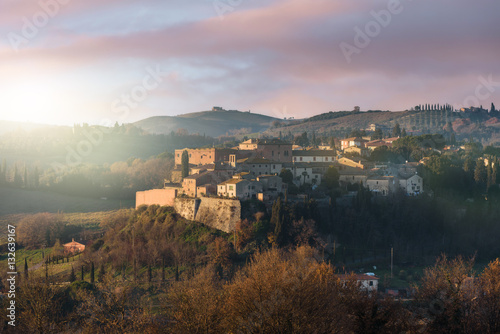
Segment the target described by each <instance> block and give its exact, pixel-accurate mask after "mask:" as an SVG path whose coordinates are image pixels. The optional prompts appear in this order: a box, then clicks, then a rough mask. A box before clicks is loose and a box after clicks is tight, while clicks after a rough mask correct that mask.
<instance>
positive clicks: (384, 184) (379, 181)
mask: <svg viewBox="0 0 500 334" xmlns="http://www.w3.org/2000/svg"><path fill="white" fill-rule="evenodd" d="M366 186H367V187H368V189H369V190H370V191H371V192H372V193H374V194H376V195H377V196H388V195H390V194H394V193H395V191H396V190H397V189H398V186H399V182H398V180H397V178H395V177H394V176H370V177H368V178H367V179H366Z"/></svg>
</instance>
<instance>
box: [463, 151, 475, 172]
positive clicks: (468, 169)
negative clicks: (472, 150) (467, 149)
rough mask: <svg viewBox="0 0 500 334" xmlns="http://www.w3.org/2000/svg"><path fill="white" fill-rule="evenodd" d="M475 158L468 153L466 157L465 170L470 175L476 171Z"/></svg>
mask: <svg viewBox="0 0 500 334" xmlns="http://www.w3.org/2000/svg"><path fill="white" fill-rule="evenodd" d="M474 168H475V165H474V160H472V158H471V156H470V155H468V156H467V158H465V161H464V171H465V172H466V173H468V174H470V175H472V173H473V172H474Z"/></svg>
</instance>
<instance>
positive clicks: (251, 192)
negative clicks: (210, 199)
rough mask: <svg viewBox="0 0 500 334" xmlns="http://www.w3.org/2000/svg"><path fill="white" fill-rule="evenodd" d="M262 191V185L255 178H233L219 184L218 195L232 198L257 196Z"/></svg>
mask: <svg viewBox="0 0 500 334" xmlns="http://www.w3.org/2000/svg"><path fill="white" fill-rule="evenodd" d="M260 192H262V185H261V184H260V183H259V182H257V181H254V180H246V179H237V178H233V179H230V180H227V181H225V182H222V183H219V184H218V185H217V195H219V196H227V197H230V198H239V199H250V198H256V197H257V193H260Z"/></svg>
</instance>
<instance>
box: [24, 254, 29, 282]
mask: <svg viewBox="0 0 500 334" xmlns="http://www.w3.org/2000/svg"><path fill="white" fill-rule="evenodd" d="M24 277H26V278H28V260H27V258H24Z"/></svg>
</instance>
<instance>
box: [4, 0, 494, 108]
mask: <svg viewBox="0 0 500 334" xmlns="http://www.w3.org/2000/svg"><path fill="white" fill-rule="evenodd" d="M47 1H48V0H47ZM54 1H55V0H54ZM188 3H189V4H188ZM213 4H214V2H213V1H197V2H195V3H193V2H186V1H180V0H179V1H178V0H175V1H174V2H168V4H166V3H165V2H160V1H146V2H144V3H141V4H138V3H137V2H133V1H125V2H123V1H106V2H101V1H95V0H91V1H86V2H73V1H70V2H69V3H68V5H66V6H65V7H64V9H61V13H60V16H58V17H57V18H55V19H54V21H53V22H51V24H49V25H47V27H46V28H45V29H44V31H43V32H42V33H41V34H40V36H39V37H37V39H36V40H34V41H33V43H30V44H28V45H26V47H24V48H23V49H22V50H21V51H20V52H19V53H15V52H13V51H12V50H9V48H8V46H6V45H3V46H0V55H1V56H2V59H4V62H3V64H8V65H3V66H2V65H1V64H0V71H4V72H5V73H8V74H9V75H14V74H15V75H16V76H17V77H18V78H19V80H23V78H26V80H29V78H30V77H32V76H33V75H35V76H39V75H50V74H60V75H61V78H64V77H65V76H64V75H63V74H64V73H73V75H71V76H70V78H71V79H72V80H75V81H79V80H81V81H85V82H88V85H89V86H88V87H87V88H86V90H88V91H93V90H94V89H93V88H92V83H91V82H92V80H96V81H101V82H102V83H101V84H98V85H97V86H98V87H99V89H101V90H102V89H103V88H104V87H103V84H104V83H105V84H106V85H108V89H105V90H106V91H109V92H117V91H119V90H120V89H123V87H124V84H123V83H124V82H134V80H138V78H139V79H140V72H141V71H142V70H143V69H144V68H145V67H146V66H151V65H156V64H160V65H161V66H162V68H165V70H166V71H168V72H171V73H173V72H175V73H178V79H177V81H176V82H175V83H174V84H172V83H171V84H167V83H165V86H162V88H161V90H158V92H156V93H155V95H154V96H155V97H154V98H152V99H151V100H148V102H147V109H148V110H149V111H148V112H151V113H154V112H158V113H160V112H161V110H162V109H163V110H166V111H165V112H173V111H172V110H179V111H181V112H184V111H185V112H188V111H194V110H200V109H207V108H209V107H211V104H221V103H220V102H219V101H221V102H225V101H227V103H228V104H230V105H231V107H232V108H241V109H248V108H253V109H255V111H257V110H258V111H262V112H266V113H268V114H269V113H272V112H273V110H274V109H277V108H278V109H279V108H282V106H284V105H286V106H287V108H288V112H289V113H292V114H295V116H296V117H301V115H303V116H306V115H312V114H317V113H320V112H327V111H329V110H342V109H346V110H350V109H351V108H352V107H353V106H354V105H363V106H364V109H384V110H385V109H405V108H409V107H410V106H411V105H414V104H418V103H424V101H427V100H426V99H427V98H428V97H429V96H432V97H433V99H436V101H435V102H436V103H438V102H439V103H444V102H450V101H449V100H448V101H447V100H446V99H452V100H453V99H454V100H460V99H463V97H462V96H463V95H464V94H470V93H467V92H468V91H469V90H470V89H472V90H473V89H474V87H475V86H474V85H475V84H476V81H477V77H478V76H480V75H488V74H490V73H492V74H494V75H496V76H498V77H500V73H499V67H498V60H497V59H498V55H499V53H500V43H499V40H498V36H500V25H498V18H497V13H498V12H500V3H499V2H498V1H493V0H482V1H478V2H474V3H471V2H470V1H467V0H454V1H451V0H442V1H410V0H401V8H402V10H401V12H400V13H399V14H397V15H392V16H391V19H390V23H389V24H388V25H387V26H385V27H382V26H381V27H380V32H379V33H378V34H376V36H374V37H372V38H370V42H369V44H368V46H366V47H364V48H362V49H360V52H359V53H357V54H353V55H352V61H351V62H350V63H348V62H347V61H346V59H345V56H344V54H343V53H342V50H341V48H340V47H339V45H340V43H342V42H345V43H349V44H352V45H354V38H355V36H356V31H355V28H359V29H360V30H361V31H365V28H366V26H367V24H369V23H370V22H375V21H374V20H375V18H374V14H373V11H374V12H376V13H379V12H380V11H383V10H386V9H387V8H388V7H387V6H388V2H387V1H372V2H354V1H349V2H347V1H344V2H334V1H329V0H311V1H307V2H305V1H302V0H287V1H285V0H275V1H263V0H253V1H247V0H243V1H241V4H240V5H235V6H233V7H234V8H233V9H232V10H231V11H228V12H227V13H224V15H223V16H222V18H221V16H219V15H218V13H217V11H216V10H215V8H214V5H213ZM7 8H8V9H9V12H10V13H14V15H9V17H10V18H9V19H8V18H7V17H6V16H5V15H6V14H5V12H2V13H4V14H0V20H2V19H3V18H5V19H6V20H5V21H3V20H2V22H3V23H2V25H1V26H0V31H3V32H5V31H9V29H10V30H15V29H19V22H18V20H13V19H12V18H13V17H14V18H15V17H16V16H17V17H22V16H26V17H29V16H30V15H32V14H30V13H33V11H35V10H37V6H34V5H33V3H32V2H28V1H22V2H16V1H12V0H8V1H7ZM82 69H85V72H86V73H87V76H86V77H85V78H83V77H82V73H81V72H82ZM33 73H35V74H33ZM66 77H67V76H66ZM82 78H83V79H82ZM102 78H105V80H102ZM62 80H63V79H62ZM471 81H472V82H471ZM68 84H69V85H72V84H73V83H72V82H69V83H68ZM471 87H472V88H471ZM110 94H114V93H110ZM465 96H467V95H465ZM101 98H102V99H103V102H102V103H104V101H105V100H106V97H105V96H102V97H101ZM112 98H113V95H110V96H109V97H108V99H112ZM162 98H163V100H162ZM492 98H493V99H495V98H496V99H498V94H494V95H493V96H492ZM287 101H288V102H287ZM429 102H431V101H429ZM155 103H156V105H155ZM497 103H498V102H497ZM498 104H500V103H498ZM144 108H146V105H145V107H144ZM362 108H363V107H362ZM103 112H104V111H103Z"/></svg>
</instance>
